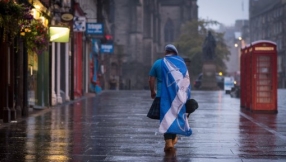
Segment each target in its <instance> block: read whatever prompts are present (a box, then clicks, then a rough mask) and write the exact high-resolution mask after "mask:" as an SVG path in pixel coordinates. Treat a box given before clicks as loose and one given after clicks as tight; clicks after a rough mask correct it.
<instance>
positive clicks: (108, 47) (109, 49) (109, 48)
mask: <svg viewBox="0 0 286 162" xmlns="http://www.w3.org/2000/svg"><path fill="white" fill-rule="evenodd" d="M113 51H114V46H113V44H102V45H101V46H100V52H101V53H113Z"/></svg>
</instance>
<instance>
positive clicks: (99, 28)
mask: <svg viewBox="0 0 286 162" xmlns="http://www.w3.org/2000/svg"><path fill="white" fill-rule="evenodd" d="M103 29H104V28H103V24H102V23H86V34H96V35H103Z"/></svg>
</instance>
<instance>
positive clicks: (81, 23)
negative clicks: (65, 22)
mask: <svg viewBox="0 0 286 162" xmlns="http://www.w3.org/2000/svg"><path fill="white" fill-rule="evenodd" d="M85 30H86V18H85V17H82V16H81V17H74V18H73V31H74V32H85Z"/></svg>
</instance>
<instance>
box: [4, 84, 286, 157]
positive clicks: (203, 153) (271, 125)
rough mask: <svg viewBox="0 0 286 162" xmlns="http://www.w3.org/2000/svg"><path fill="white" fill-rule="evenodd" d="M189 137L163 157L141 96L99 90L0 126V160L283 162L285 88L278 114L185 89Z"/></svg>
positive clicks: (156, 123) (285, 146)
mask: <svg viewBox="0 0 286 162" xmlns="http://www.w3.org/2000/svg"><path fill="white" fill-rule="evenodd" d="M192 97H193V98H195V99H196V100H197V101H198V103H199V109H198V110H196V111H195V112H194V113H193V114H191V115H190V117H189V123H190V126H191V128H192V130H193V134H192V135H191V136H190V137H185V136H179V141H178V143H177V145H176V146H175V150H173V151H171V152H168V153H165V152H164V151H163V148H164V140H163V135H162V134H161V133H159V132H158V126H159V121H157V120H152V119H149V118H147V117H146V114H147V112H148V109H149V107H150V105H151V103H152V99H151V98H150V94H149V91H146V90H142V91H141V90H138V91H103V92H102V93H101V94H99V95H97V96H85V97H84V98H82V99H81V100H77V101H74V102H71V103H70V104H66V105H60V106H56V107H53V108H49V109H48V110H45V111H42V112H40V113H37V114H33V115H32V116H30V117H28V118H26V119H23V120H19V121H18V122H17V123H11V124H6V125H2V126H1V127H0V161H1V162H6V161H7V162H18V161H19V162H22V161H27V162H30V161H31V162H32V161H40V162H46V161H59V162H65V161H70V162H91V161H96V162H97V161H98V162H101V161H102V162H117V161H119V162H121V161H122V162H134V161H136V162H164V161H177V162H181V161H183V162H188V161H190V162H256V161H257V162H269V161H274V162H280V161H281V162H282V161H283V162H284V161H286V90H282V89H281V90H278V97H279V98H278V113H277V114H257V113H251V112H249V111H247V110H244V109H241V108H240V100H239V98H231V97H230V95H227V94H225V92H224V91H193V92H192Z"/></svg>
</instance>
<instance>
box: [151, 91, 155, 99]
mask: <svg viewBox="0 0 286 162" xmlns="http://www.w3.org/2000/svg"><path fill="white" fill-rule="evenodd" d="M155 97H156V92H155V91H152V92H151V98H152V99H154V98H155Z"/></svg>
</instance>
